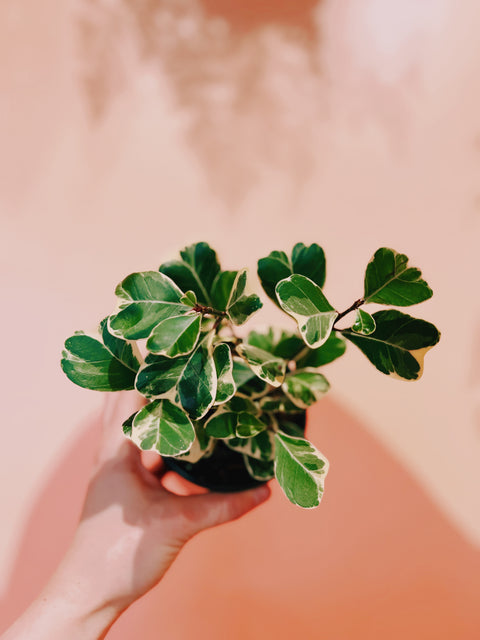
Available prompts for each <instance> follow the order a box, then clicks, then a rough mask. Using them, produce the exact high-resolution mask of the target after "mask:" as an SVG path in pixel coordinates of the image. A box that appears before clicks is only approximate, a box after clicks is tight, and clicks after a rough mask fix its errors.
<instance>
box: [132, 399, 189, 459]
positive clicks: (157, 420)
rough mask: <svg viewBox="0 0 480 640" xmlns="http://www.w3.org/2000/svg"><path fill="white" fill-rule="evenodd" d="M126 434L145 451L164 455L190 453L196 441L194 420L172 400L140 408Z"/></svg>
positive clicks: (152, 403)
mask: <svg viewBox="0 0 480 640" xmlns="http://www.w3.org/2000/svg"><path fill="white" fill-rule="evenodd" d="M124 425H125V423H124ZM124 433H125V435H127V436H128V437H129V438H131V440H132V442H134V443H135V444H136V445H137V446H138V447H139V448H140V449H142V450H143V451H156V452H158V453H160V454H161V455H163V456H178V455H180V454H182V453H186V452H187V451H188V450H189V449H190V447H191V446H192V444H193V442H194V440H195V429H194V428H193V424H192V422H191V420H190V418H189V417H188V416H187V414H186V413H185V412H184V411H182V409H180V408H179V407H177V406H175V405H174V404H173V403H172V402H170V400H154V401H153V402H151V403H150V404H147V405H146V406H145V407H143V408H142V409H140V411H138V412H137V413H136V415H135V417H134V418H133V422H132V425H131V428H130V429H128V427H125V426H124Z"/></svg>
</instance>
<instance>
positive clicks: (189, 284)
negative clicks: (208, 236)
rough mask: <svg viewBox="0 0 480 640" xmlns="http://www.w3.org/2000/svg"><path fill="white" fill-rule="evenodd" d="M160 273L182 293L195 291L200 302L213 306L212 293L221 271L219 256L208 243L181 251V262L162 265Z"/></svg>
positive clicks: (194, 245) (191, 246) (198, 243)
mask: <svg viewBox="0 0 480 640" xmlns="http://www.w3.org/2000/svg"><path fill="white" fill-rule="evenodd" d="M159 271H160V272H161V273H165V274H166V275H167V276H169V278H171V279H172V280H173V281H174V282H175V283H176V284H177V285H178V286H179V287H180V289H181V290H182V291H194V292H195V294H196V296H197V298H198V301H199V302H200V303H201V304H204V305H211V303H212V300H211V296H210V291H211V288H212V285H213V281H214V280H215V277H216V275H217V273H218V272H219V271H220V265H219V263H218V258H217V254H216V253H215V251H214V250H213V249H212V248H211V247H210V246H209V245H208V244H207V243H206V242H197V243H196V244H192V245H190V246H188V247H185V248H184V249H183V250H182V251H180V260H171V261H170V262H165V263H164V264H162V265H160V267H159Z"/></svg>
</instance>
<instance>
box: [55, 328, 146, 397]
mask: <svg viewBox="0 0 480 640" xmlns="http://www.w3.org/2000/svg"><path fill="white" fill-rule="evenodd" d="M108 343H109V344H110V346H111V347H112V349H113V351H114V353H112V351H110V349H108V348H107V347H106V346H105V345H104V344H102V342H101V341H100V339H99V338H94V337H92V336H88V335H85V334H84V333H76V334H75V335H73V336H71V337H70V338H67V340H66V341H65V349H64V350H63V351H62V360H61V367H62V369H63V372H64V373H65V375H66V376H67V378H69V379H70V380H71V381H72V382H74V383H75V384H77V385H78V386H79V387H83V388H84V389H92V390H94V391H122V390H126V389H133V388H134V386H135V376H136V375H137V371H136V368H135V367H137V368H138V361H137V360H136V359H134V357H133V354H132V352H131V348H130V347H129V345H125V346H119V344H118V343H113V341H110V340H108ZM122 358H123V359H122Z"/></svg>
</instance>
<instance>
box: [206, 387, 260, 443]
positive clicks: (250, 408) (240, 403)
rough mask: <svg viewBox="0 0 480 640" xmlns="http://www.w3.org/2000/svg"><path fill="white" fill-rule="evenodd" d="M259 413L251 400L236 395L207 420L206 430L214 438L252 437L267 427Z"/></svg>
mask: <svg viewBox="0 0 480 640" xmlns="http://www.w3.org/2000/svg"><path fill="white" fill-rule="evenodd" d="M258 413H259V411H258V408H257V407H256V406H255V404H254V403H253V402H252V401H251V400H249V399H248V398H240V397H238V396H235V397H234V398H232V399H231V400H230V401H229V402H227V403H226V404H223V405H222V406H221V407H220V408H219V409H218V410H217V411H216V412H215V413H214V414H213V416H211V417H210V418H209V419H208V420H207V422H206V423H205V432H206V434H207V435H208V436H212V437H214V438H233V437H238V438H251V437H253V436H256V435H257V434H258V433H260V432H261V431H263V430H264V429H265V428H266V425H265V424H264V423H263V422H262V421H261V420H259V418H258V417H257V415H258Z"/></svg>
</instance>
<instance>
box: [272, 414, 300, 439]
mask: <svg viewBox="0 0 480 640" xmlns="http://www.w3.org/2000/svg"><path fill="white" fill-rule="evenodd" d="M275 417H276V420H277V423H278V428H277V429H276V430H277V431H281V432H282V433H284V434H285V433H286V434H287V436H292V437H294V438H303V437H305V426H306V418H305V410H304V409H302V410H301V413H297V414H295V416H294V415H289V416H288V417H287V418H286V417H285V416H284V415H282V414H280V415H276V416H275ZM294 419H296V422H293V420H294Z"/></svg>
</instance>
